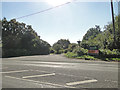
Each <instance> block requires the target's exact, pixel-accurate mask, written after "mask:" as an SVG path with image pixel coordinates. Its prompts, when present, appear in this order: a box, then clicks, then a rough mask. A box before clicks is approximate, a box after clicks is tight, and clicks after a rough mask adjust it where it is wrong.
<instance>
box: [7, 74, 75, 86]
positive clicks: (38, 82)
mask: <svg viewBox="0 0 120 90" xmlns="http://www.w3.org/2000/svg"><path fill="white" fill-rule="evenodd" d="M5 77H7V78H12V79H17V80H25V81H29V82H34V83H36V84H40V83H41V84H47V85H53V86H60V87H67V88H75V87H72V86H66V85H60V84H55V83H48V82H42V81H34V80H30V79H22V78H16V77H11V76H5Z"/></svg>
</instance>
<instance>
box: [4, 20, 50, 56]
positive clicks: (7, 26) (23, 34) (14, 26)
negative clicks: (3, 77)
mask: <svg viewBox="0 0 120 90" xmlns="http://www.w3.org/2000/svg"><path fill="white" fill-rule="evenodd" d="M2 45H3V46H2V48H3V55H2V56H3V57H8V56H9V57H10V56H21V55H35V54H49V52H50V49H49V48H50V44H48V43H47V42H46V41H44V40H42V39H40V36H38V35H37V33H36V32H35V31H34V30H33V29H32V27H31V26H30V25H26V24H25V23H19V22H17V21H16V20H15V19H12V20H10V21H7V19H6V18H4V19H3V20H2Z"/></svg>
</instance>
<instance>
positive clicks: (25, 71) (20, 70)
mask: <svg viewBox="0 0 120 90" xmlns="http://www.w3.org/2000/svg"><path fill="white" fill-rule="evenodd" d="M26 71H29V70H19V71H8V72H0V73H17V72H26Z"/></svg>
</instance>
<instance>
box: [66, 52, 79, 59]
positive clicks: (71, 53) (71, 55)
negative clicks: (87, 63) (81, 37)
mask: <svg viewBox="0 0 120 90" xmlns="http://www.w3.org/2000/svg"><path fill="white" fill-rule="evenodd" d="M65 56H67V57H68V58H74V57H77V54H75V53H73V52H67V53H66V54H65Z"/></svg>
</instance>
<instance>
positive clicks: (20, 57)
mask: <svg viewBox="0 0 120 90" xmlns="http://www.w3.org/2000/svg"><path fill="white" fill-rule="evenodd" d="M20 58H26V57H14V58H7V59H20Z"/></svg>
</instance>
